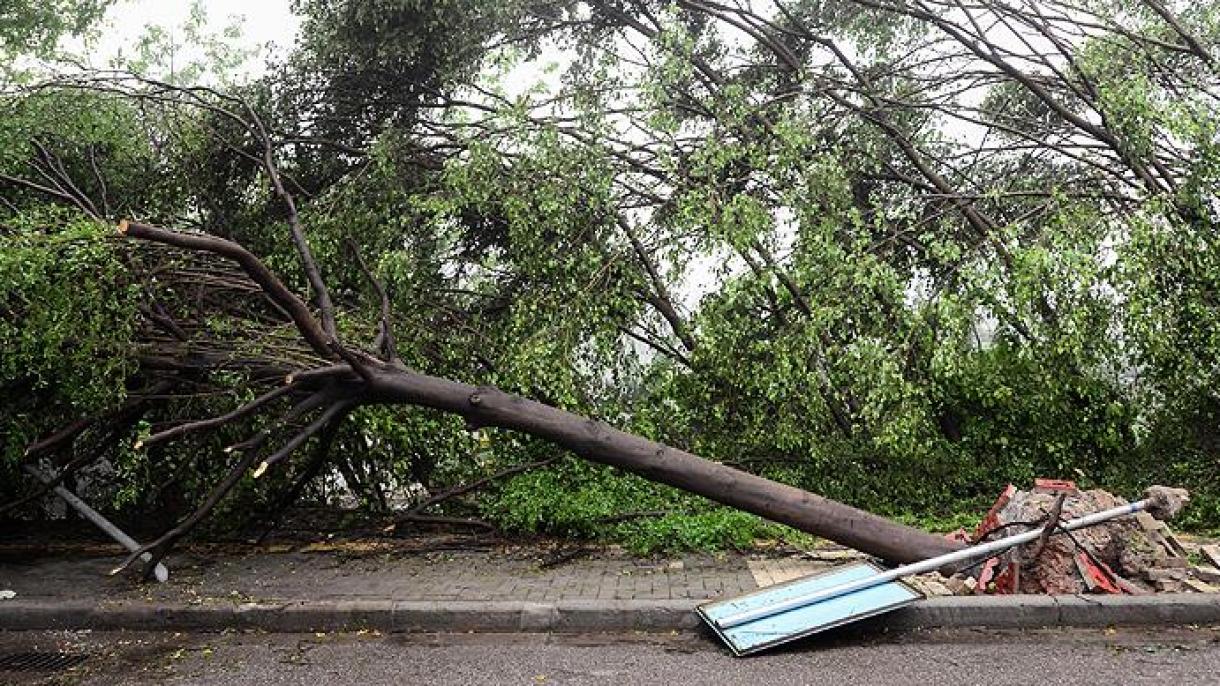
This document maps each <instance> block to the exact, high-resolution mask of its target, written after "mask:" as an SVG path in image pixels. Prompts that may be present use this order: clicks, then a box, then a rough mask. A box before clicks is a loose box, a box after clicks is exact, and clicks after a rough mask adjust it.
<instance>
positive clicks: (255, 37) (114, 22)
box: [96, 0, 300, 70]
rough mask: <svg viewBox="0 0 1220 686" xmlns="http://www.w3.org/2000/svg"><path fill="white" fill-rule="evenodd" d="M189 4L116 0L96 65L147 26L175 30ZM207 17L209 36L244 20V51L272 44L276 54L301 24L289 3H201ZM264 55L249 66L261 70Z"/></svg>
mask: <svg viewBox="0 0 1220 686" xmlns="http://www.w3.org/2000/svg"><path fill="white" fill-rule="evenodd" d="M193 4H194V3H193V2H191V0H119V2H118V3H116V4H115V6H114V7H112V8H111V9H110V11H109V12H108V13H107V14H106V19H105V22H106V24H107V28H106V29H105V30H104V32H103V35H102V38H101V39H100V45H99V46H98V47H99V50H98V52H99V53H100V54H98V55H97V56H96V57H97V58H100V59H97V63H101V62H104V60H105V59H106V58H108V57H110V56H113V55H115V54H116V53H118V51H119V50H120V49H122V47H123V46H124V45H126V44H129V43H130V42H131V41H134V40H136V39H137V38H139V36H140V35H141V34H142V33H143V32H144V28H145V27H146V26H148V25H158V26H162V27H164V28H166V29H177V28H178V27H180V26H182V24H183V23H185V22H186V20H187V18H188V17H189V16H190V12H191V6H192V5H193ZM200 4H201V5H202V6H203V8H204V10H205V11H206V13H207V17H208V30H209V32H217V33H218V32H220V31H221V30H223V29H224V28H225V27H226V26H228V25H229V24H231V23H232V18H233V17H243V18H244V19H245V21H244V23H243V24H242V32H243V37H242V40H241V44H242V45H243V46H245V47H252V46H263V45H265V44H267V43H274V44H275V46H276V48H277V49H278V51H281V52H282V51H285V50H287V49H288V48H290V47H291V46H292V43H293V41H294V40H295V39H296V34H297V30H298V29H299V27H300V20H299V18H297V17H296V16H294V15H293V14H292V12H291V11H290V9H289V0H201V2H200ZM266 57H267V54H266V53H262V54H260V55H259V57H258V58H256V59H255V60H254V64H251V65H250V66H251V67H252V68H253V69H255V70H257V69H259V68H261V67H262V64H263V62H264V61H265V58H266Z"/></svg>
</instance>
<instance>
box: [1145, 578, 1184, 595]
mask: <svg viewBox="0 0 1220 686" xmlns="http://www.w3.org/2000/svg"><path fill="white" fill-rule="evenodd" d="M1152 586H1153V588H1155V589H1156V592H1157V593H1180V592H1181V591H1182V582H1181V581H1178V580H1177V579H1161V580H1160V581H1154V582H1152Z"/></svg>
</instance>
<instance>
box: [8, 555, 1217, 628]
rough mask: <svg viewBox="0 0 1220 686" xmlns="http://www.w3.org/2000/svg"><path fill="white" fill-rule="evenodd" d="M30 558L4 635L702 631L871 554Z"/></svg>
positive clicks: (1136, 609) (1077, 609)
mask: <svg viewBox="0 0 1220 686" xmlns="http://www.w3.org/2000/svg"><path fill="white" fill-rule="evenodd" d="M19 553H20V551H17V552H14V551H12V550H9V551H4V550H3V549H0V590H3V589H8V590H11V591H13V592H15V593H16V596H15V597H14V598H12V599H9V600H0V629H47V628H91V629H137V628H139V629H157V628H159V629H213V630H220V629H226V628H256V629H264V630H268V631H314V630H338V629H361V628H365V629H378V630H383V631H411V630H427V631H446V630H447V631H467V630H477V631H521V630H538V631H543V630H567V631H599V630H623V629H639V630H674V629H689V628H693V627H695V626H697V620H696V617H695V615H694V613H693V611H692V610H693V609H694V607H695V606H696V605H697V604H699V603H700V602H702V601H704V600H707V599H711V598H719V597H726V596H736V595H740V594H743V593H748V592H750V591H753V590H755V589H758V588H761V587H764V586H769V585H772V584H774V583H780V582H783V581H787V580H789V579H793V578H796V577H799V576H803V575H806V574H811V573H814V572H816V571H819V570H821V569H825V568H827V567H829V566H833V565H835V564H840V563H842V562H843V561H845V560H847V559H852V558H854V557H856V556H857V555H856V554H855V553H854V552H852V551H844V550H842V549H827V550H819V551H815V552H814V553H812V554H810V553H788V554H778V553H756V554H748V555H747V554H741V553H724V554H716V555H710V554H688V555H682V556H680V557H672V558H666V559H640V558H637V557H634V556H632V555H630V554H627V553H625V552H622V551H620V550H615V549H595V550H582V549H572V550H566V551H565V550H560V551H556V550H553V549H552V550H548V549H544V548H540V547H537V546H495V547H481V548H480V549H455V550H431V551H420V550H412V549H404V547H402V546H400V545H396V544H394V543H381V542H355V543H352V542H349V543H344V544H339V545H333V546H332V545H317V544H314V545H308V546H298V547H296V548H291V549H289V548H287V547H286V546H280V547H271V548H265V549H253V548H248V549H247V548H240V547H228V548H217V547H202V548H196V549H190V550H187V551H186V552H184V553H179V554H177V555H174V556H171V558H170V559H169V560H168V561H167V564H168V566H169V568H170V581H169V582H168V583H165V584H157V583H148V584H146V583H142V582H140V581H139V579H138V578H137V574H136V573H135V572H134V571H132V572H126V573H123V574H120V575H116V576H109V575H108V573H107V572H108V571H109V570H110V569H111V568H113V566H114V565H115V564H117V563H118V562H119V561H120V560H121V559H122V558H121V557H119V556H117V555H115V554H113V549H106V548H94V549H91V550H84V551H82V550H76V551H73V552H72V553H64V552H60V553H58V554H56V555H54V556H41V557H34V556H31V555H28V554H25V555H23V554H19ZM103 553H109V554H103ZM875 621H876V622H877V623H880V624H882V625H883V626H885V627H886V628H911V627H919V626H982V625H985V626H1006V627H1027V626H1042V625H1062V624H1072V625H1078V626H1080V625H1084V626H1097V625H1108V624H1148V623H1153V624H1220V595H1217V594H1162V595H1158V596H1155V597H1141V598H1132V597H1103V596H1059V597H1053V598H1052V597H1047V596H952V597H940V598H930V599H928V600H925V601H922V602H921V603H918V604H916V605H915V606H913V607H911V608H907V609H906V610H903V611H900V612H898V613H893V614H891V615H886V616H885V617H883V618H880V619H879V620H875Z"/></svg>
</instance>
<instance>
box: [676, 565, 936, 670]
mask: <svg viewBox="0 0 1220 686" xmlns="http://www.w3.org/2000/svg"><path fill="white" fill-rule="evenodd" d="M881 571H882V570H881V568H880V567H878V566H876V565H874V564H872V563H870V562H855V563H852V564H850V565H844V566H842V567H836V568H834V569H831V570H827V571H825V572H819V573H817V574H813V575H810V576H806V577H802V578H800V579H795V580H793V581H789V582H787V583H783V584H778V585H775V586H769V587H767V588H764V589H760V590H757V591H754V592H753V593H749V594H747V595H743V596H740V597H737V598H730V599H728V600H717V601H714V602H710V603H704V604H703V605H700V606H699V607H698V608H696V611H697V612H698V613H699V616H700V617H702V618H703V620H704V621H706V622H707V623H708V625H710V626H711V627H712V629H713V630H715V632H716V633H717V634H718V635H719V636H720V638H722V639H723V640H724V642H725V643H727V644H728V645H729V648H731V649H732V650H733V654H734V655H738V656H740V655H748V654H750V653H756V652H758V651H760V650H765V649H767V648H771V647H773V646H777V645H780V644H781V643H787V642H789V641H795V640H796V639H798V638H803V637H805V636H809V635H811V634H816V633H818V632H819V631H825V630H827V629H832V628H834V627H836V626H842V625H843V624H848V623H850V622H854V621H856V620H858V619H864V618H865V617H872V616H873V615H879V614H881V613H883V612H889V611H891V610H897V609H898V608H900V607H905V606H907V605H910V604H911V603H913V602H915V601H916V600H920V599H922V598H923V595H922V594H921V593H920V592H919V591H916V590H915V589H914V588H911V587H910V586H908V585H907V584H905V583H903V582H901V581H890V582H888V583H884V584H881V585H879V586H873V587H871V588H866V589H863V590H860V591H854V592H852V593H847V594H844V595H841V596H837V597H834V598H830V599H827V600H823V601H821V602H818V603H814V604H812V605H805V606H803V607H798V608H795V609H792V610H787V611H783V612H778V613H776V614H773V615H768V616H764V617H761V618H759V619H756V620H754V621H751V622H747V623H745V624H740V625H738V626H733V627H730V628H728V629H722V628H721V626H720V622H721V621H723V620H724V619H725V618H727V617H732V616H734V615H737V614H740V613H742V612H747V611H752V610H756V609H760V608H766V607H767V606H769V605H777V604H779V603H781V602H783V601H786V600H788V599H790V598H795V597H797V596H802V595H808V594H811V593H817V592H818V591H822V590H825V589H828V588H831V587H833V586H839V585H841V584H846V583H850V582H853V581H859V580H861V579H866V578H868V577H870V576H873V575H874V574H878V573H880V572H881Z"/></svg>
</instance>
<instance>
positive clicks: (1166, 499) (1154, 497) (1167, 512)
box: [1144, 486, 1190, 520]
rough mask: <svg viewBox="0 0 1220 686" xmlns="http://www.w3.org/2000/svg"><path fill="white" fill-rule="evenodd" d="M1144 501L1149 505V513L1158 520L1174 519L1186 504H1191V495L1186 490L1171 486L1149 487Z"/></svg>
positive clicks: (1145, 492) (1145, 491)
mask: <svg viewBox="0 0 1220 686" xmlns="http://www.w3.org/2000/svg"><path fill="white" fill-rule="evenodd" d="M1144 499H1145V500H1148V501H1150V502H1149V503H1148V512H1149V513H1150V514H1151V515H1152V516H1153V517H1156V518H1157V519H1160V520H1166V519H1173V518H1174V516H1176V515H1177V514H1178V513H1179V512H1181V511H1182V508H1183V507H1186V503H1188V502H1190V493H1188V492H1187V491H1186V489H1185V488H1172V487H1170V486H1149V487H1148V488H1147V489H1145V490H1144Z"/></svg>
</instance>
